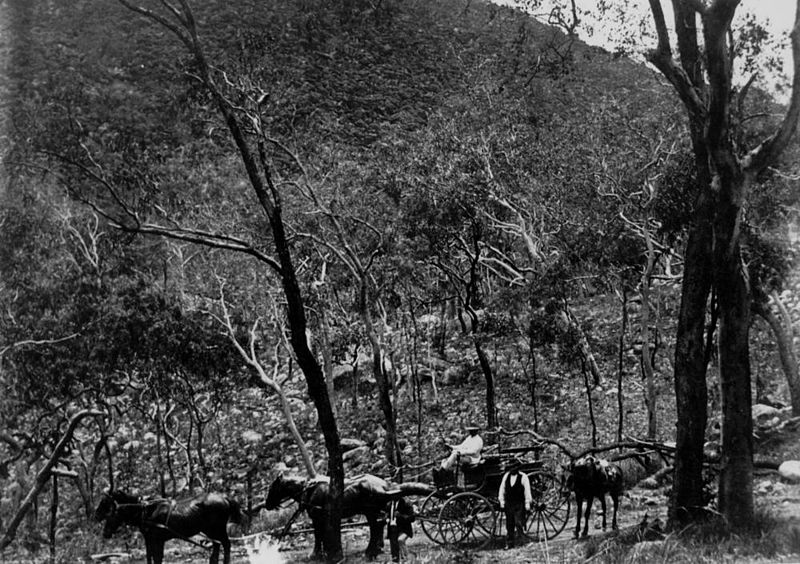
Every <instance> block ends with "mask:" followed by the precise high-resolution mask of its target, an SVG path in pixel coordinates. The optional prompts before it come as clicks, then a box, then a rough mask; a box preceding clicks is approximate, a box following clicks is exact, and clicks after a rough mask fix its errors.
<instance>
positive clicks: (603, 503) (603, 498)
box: [600, 494, 606, 531]
mask: <svg viewBox="0 0 800 564" xmlns="http://www.w3.org/2000/svg"><path fill="white" fill-rule="evenodd" d="M600 509H601V510H602V511H603V530H604V531H605V530H606V494H600Z"/></svg>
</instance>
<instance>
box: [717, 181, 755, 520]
mask: <svg viewBox="0 0 800 564" xmlns="http://www.w3.org/2000/svg"><path fill="white" fill-rule="evenodd" d="M720 181H721V183H722V186H721V190H720V199H721V201H720V202H719V203H718V204H717V214H716V218H715V222H714V279H715V288H716V290H717V296H718V300H719V311H720V315H719V345H718V346H719V359H720V384H721V391H722V445H721V447H722V448H721V455H722V459H721V469H720V470H721V471H720V479H719V510H720V512H721V513H722V514H723V515H724V516H725V518H726V519H727V521H728V523H729V525H730V526H731V527H733V528H739V527H744V526H748V525H749V524H750V523H752V522H753V518H754V517H755V509H754V505H753V418H752V398H751V375H750V347H749V336H750V315H751V295H750V288H749V284H748V280H747V274H746V271H745V266H744V265H743V264H742V257H741V249H740V245H739V240H738V232H737V230H738V225H739V221H740V213H741V207H740V206H739V205H737V204H736V202H737V201H738V198H736V197H735V196H736V195H737V194H740V193H742V192H744V190H745V185H744V180H743V179H741V178H736V177H730V176H727V175H723V176H722V178H721V179H720ZM732 196H733V197H732ZM729 198H730V199H729Z"/></svg>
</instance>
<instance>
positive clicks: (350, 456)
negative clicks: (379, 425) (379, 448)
mask: <svg viewBox="0 0 800 564" xmlns="http://www.w3.org/2000/svg"><path fill="white" fill-rule="evenodd" d="M368 456H369V447H368V446H367V445H363V446H360V447H357V448H354V449H352V450H348V451H347V452H345V453H344V454H343V455H342V460H343V461H344V462H347V463H349V464H351V465H353V466H358V465H360V464H363V463H364V461H365V460H366V459H367V457H368Z"/></svg>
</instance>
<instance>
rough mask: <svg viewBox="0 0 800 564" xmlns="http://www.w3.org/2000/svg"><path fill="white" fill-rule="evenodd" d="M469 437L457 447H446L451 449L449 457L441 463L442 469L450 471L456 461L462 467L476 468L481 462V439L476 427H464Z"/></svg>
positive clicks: (478, 428)
mask: <svg viewBox="0 0 800 564" xmlns="http://www.w3.org/2000/svg"><path fill="white" fill-rule="evenodd" d="M465 430H466V431H467V433H469V436H468V437H467V438H466V439H464V440H463V441H461V444H458V445H448V446H450V448H452V449H453V450H452V452H451V453H450V456H448V457H447V458H446V459H445V460H443V461H442V469H443V470H450V469H451V468H452V467H453V466H455V464H456V461H457V460H459V458H460V459H461V462H460V463H461V465H462V466H476V465H477V464H478V463H479V462H480V461H481V451H482V450H483V439H482V438H481V436H480V435H479V434H478V431H480V430H481V428H480V427H478V426H477V425H467V426H466V427H465Z"/></svg>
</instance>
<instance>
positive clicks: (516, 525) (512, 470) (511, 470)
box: [497, 460, 533, 548]
mask: <svg viewBox="0 0 800 564" xmlns="http://www.w3.org/2000/svg"><path fill="white" fill-rule="evenodd" d="M520 466H521V464H520V463H519V461H517V460H514V461H512V462H511V464H510V465H509V467H508V471H507V472H506V473H505V474H504V475H503V479H502V480H500V491H499V492H498V494H497V499H498V500H499V501H500V508H501V509H502V510H503V511H504V512H505V515H506V531H507V536H506V548H511V547H513V546H514V541H515V540H516V536H517V533H518V532H519V533H520V535H524V534H525V521H526V519H527V516H528V513H527V512H528V511H530V509H531V505H532V504H533V496H532V494H531V483H530V480H529V479H528V476H527V475H525V474H523V473H522V472H520V471H519V470H520Z"/></svg>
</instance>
